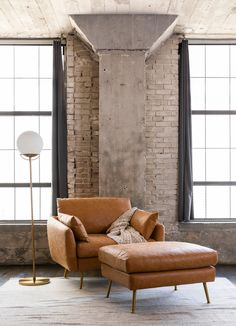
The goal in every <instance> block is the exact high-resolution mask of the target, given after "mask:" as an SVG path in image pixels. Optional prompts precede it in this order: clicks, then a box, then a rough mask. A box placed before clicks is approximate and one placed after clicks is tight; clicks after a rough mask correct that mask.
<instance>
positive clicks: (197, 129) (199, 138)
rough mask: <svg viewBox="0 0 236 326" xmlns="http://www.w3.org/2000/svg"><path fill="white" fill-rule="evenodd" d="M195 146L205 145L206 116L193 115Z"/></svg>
mask: <svg viewBox="0 0 236 326" xmlns="http://www.w3.org/2000/svg"><path fill="white" fill-rule="evenodd" d="M192 139H193V140H192V143H193V148H199V147H200V148H201V147H202V148H204V147H205V116H202V115H192Z"/></svg>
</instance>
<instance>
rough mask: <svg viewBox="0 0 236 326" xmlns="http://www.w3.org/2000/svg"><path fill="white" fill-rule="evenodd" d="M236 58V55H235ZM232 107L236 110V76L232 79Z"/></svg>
mask: <svg viewBox="0 0 236 326" xmlns="http://www.w3.org/2000/svg"><path fill="white" fill-rule="evenodd" d="M235 58H236V57H235ZM235 61H236V59H235ZM230 89H231V91H230V102H231V103H230V104H231V105H230V106H231V107H230V108H231V110H236V78H231V80H230Z"/></svg>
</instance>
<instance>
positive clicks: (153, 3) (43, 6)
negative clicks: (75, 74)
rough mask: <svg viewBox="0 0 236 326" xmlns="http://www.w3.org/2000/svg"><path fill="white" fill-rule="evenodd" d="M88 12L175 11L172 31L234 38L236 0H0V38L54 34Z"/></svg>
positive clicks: (68, 27)
mask: <svg viewBox="0 0 236 326" xmlns="http://www.w3.org/2000/svg"><path fill="white" fill-rule="evenodd" d="M91 13H159V14H177V15H179V18H178V23H177V26H176V32H179V33H185V34H189V35H188V36H190V37H204V38H226V37H230V38H236V0H0V38H17V37H19V38H23V37H25V38H26V37H27V38H28V37H57V36H60V35H61V34H67V33H68V32H70V31H71V30H72V27H71V24H70V20H69V17H68V15H69V14H91Z"/></svg>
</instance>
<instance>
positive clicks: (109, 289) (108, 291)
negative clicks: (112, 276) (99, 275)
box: [107, 280, 112, 298]
mask: <svg viewBox="0 0 236 326" xmlns="http://www.w3.org/2000/svg"><path fill="white" fill-rule="evenodd" d="M111 285H112V280H110V281H109V285H108V289H107V298H109V295H110V292H111Z"/></svg>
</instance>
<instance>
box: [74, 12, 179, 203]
mask: <svg viewBox="0 0 236 326" xmlns="http://www.w3.org/2000/svg"><path fill="white" fill-rule="evenodd" d="M70 18H71V23H72V25H73V26H74V28H75V29H76V31H77V33H78V35H79V37H80V38H81V39H82V40H83V41H84V42H85V43H86V44H87V45H88V46H89V47H90V48H91V49H93V50H94V51H96V52H97V53H98V55H99V63H100V65H99V126H100V129H99V194H100V195H101V196H125V197H130V198H131V200H132V204H133V205H134V206H138V207H140V208H143V207H144V197H145V178H144V173H145V168H146V166H145V152H146V148H145V142H144V138H145V135H144V125H145V121H144V119H145V112H144V110H145V107H144V101H145V78H144V72H145V56H146V58H147V57H150V55H151V54H152V53H153V51H155V50H156V48H157V47H158V46H159V45H160V44H161V42H163V41H164V40H165V39H166V38H167V37H168V36H170V34H171V33H172V32H173V28H174V26H175V24H176V18H177V17H176V16H175V15H149V14H147V15H144V14H141V15H140V14H137V15H136V14H130V15H117V14H113V15H111V14H109V15H72V16H71V17H70Z"/></svg>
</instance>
